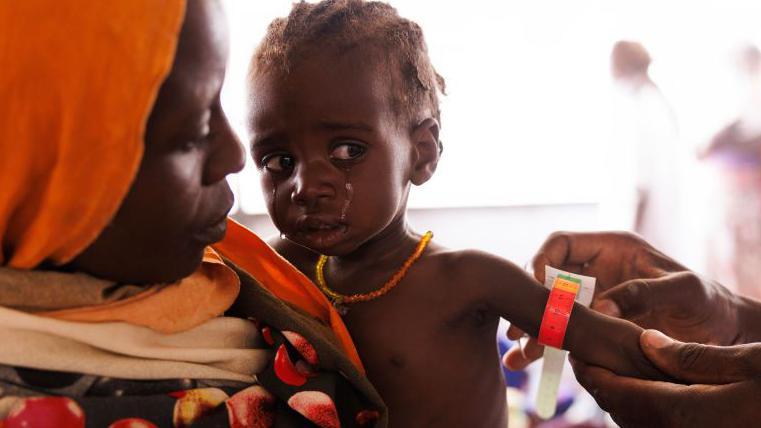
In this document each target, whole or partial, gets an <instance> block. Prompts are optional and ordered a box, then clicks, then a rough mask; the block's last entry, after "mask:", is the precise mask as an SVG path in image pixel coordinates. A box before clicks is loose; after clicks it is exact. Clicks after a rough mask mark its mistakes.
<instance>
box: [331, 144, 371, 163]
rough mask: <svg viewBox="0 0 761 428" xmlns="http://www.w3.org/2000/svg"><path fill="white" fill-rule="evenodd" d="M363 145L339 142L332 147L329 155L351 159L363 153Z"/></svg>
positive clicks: (334, 157)
mask: <svg viewBox="0 0 761 428" xmlns="http://www.w3.org/2000/svg"><path fill="white" fill-rule="evenodd" d="M365 150H366V149H365V147H364V146H362V145H360V144H357V143H341V144H338V145H336V146H335V147H333V151H332V152H330V157H331V158H332V159H337V160H352V159H356V158H358V157H360V156H362V155H363V154H365Z"/></svg>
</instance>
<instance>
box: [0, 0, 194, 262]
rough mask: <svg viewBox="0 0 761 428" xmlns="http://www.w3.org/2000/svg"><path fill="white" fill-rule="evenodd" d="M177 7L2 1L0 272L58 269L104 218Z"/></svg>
mask: <svg viewBox="0 0 761 428" xmlns="http://www.w3.org/2000/svg"><path fill="white" fill-rule="evenodd" d="M184 11H185V2H184V0H108V1H103V0H80V1H76V2H70V1H50V0H22V1H2V2H0V100H1V102H0V243H2V246H1V247H0V265H7V266H11V267H15V268H33V267H35V266H37V265H39V264H40V263H41V262H43V261H46V260H49V261H52V262H55V263H65V262H67V261H69V260H70V259H72V258H73V257H74V256H76V255H77V254H78V253H79V252H81V251H82V250H83V249H84V248H86V247H87V246H88V245H89V244H90V243H92V241H93V240H94V239H95V238H96V237H97V236H98V234H99V233H100V232H101V230H103V228H104V227H105V226H106V225H107V224H108V222H109V221H110V220H111V218H112V217H113V215H114V214H115V213H116V211H117V209H118V208H119V205H120V203H121V201H122V200H123V199H124V197H125V195H126V194H127V191H128V190H129V188H130V185H131V183H132V180H133V179H134V177H135V174H136V172H137V169H138V166H139V165H140V160H141V158H142V153H143V133H144V129H145V122H146V119H147V118H148V115H149V113H150V111H151V108H152V106H153V103H154V101H155V98H156V94H157V92H158V89H159V87H160V85H161V83H162V82H163V80H164V78H165V77H166V75H167V74H168V73H169V71H170V70H171V67H172V62H173V59H174V51H175V48H176V45H177V40H178V37H179V30H180V27H181V24H182V20H183V17H184ZM104 17H107V19H104Z"/></svg>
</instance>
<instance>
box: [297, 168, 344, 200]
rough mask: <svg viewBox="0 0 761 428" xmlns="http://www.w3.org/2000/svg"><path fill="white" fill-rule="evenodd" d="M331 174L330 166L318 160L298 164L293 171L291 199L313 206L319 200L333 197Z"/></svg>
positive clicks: (334, 190) (334, 192)
mask: <svg viewBox="0 0 761 428" xmlns="http://www.w3.org/2000/svg"><path fill="white" fill-rule="evenodd" d="M332 176H333V171H332V167H331V166H330V165H328V164H326V163H325V162H322V161H320V160H314V161H311V162H302V163H300V164H298V165H297V166H296V170H295V171H294V185H293V191H292V193H291V200H292V201H293V202H294V203H295V204H297V205H305V206H314V205H316V204H317V203H319V202H320V201H321V200H326V199H330V198H333V197H335V195H336V188H335V186H334V185H333V183H332V182H331V178H332Z"/></svg>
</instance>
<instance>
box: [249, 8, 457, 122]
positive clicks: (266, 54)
mask: <svg viewBox="0 0 761 428" xmlns="http://www.w3.org/2000/svg"><path fill="white" fill-rule="evenodd" d="M355 47H361V48H362V49H363V52H368V55H376V56H377V55H378V54H382V57H378V58H374V59H375V60H376V61H378V63H379V64H385V63H388V64H389V66H390V67H391V70H392V71H393V72H392V75H395V76H393V78H392V79H391V82H390V86H391V88H390V92H391V93H390V95H391V108H392V110H393V112H394V113H395V114H397V115H398V116H399V117H400V118H404V119H405V120H407V121H409V123H410V124H413V122H414V121H417V120H420V119H421V118H420V117H418V116H419V115H420V114H421V112H425V111H426V110H428V111H429V112H430V113H429V114H431V115H433V116H434V117H435V118H436V119H437V120H440V111H439V98H438V93H439V92H441V93H442V94H444V93H445V92H444V91H445V83H444V79H443V78H442V77H441V76H440V75H439V74H438V73H437V72H436V70H435V69H434V68H433V65H432V64H431V60H430V58H428V48H427V47H426V44H425V40H424V38H423V31H422V30H421V29H420V26H418V25H417V24H416V23H414V22H412V21H410V20H408V19H405V18H402V17H400V16H399V14H398V13H397V11H396V9H394V8H393V7H391V6H389V5H388V4H386V3H382V2H378V1H365V0H324V1H321V2H319V3H306V2H305V1H303V0H302V1H301V2H298V3H294V5H293V8H292V9H291V13H290V14H289V15H288V16H287V17H285V18H277V19H275V20H274V21H272V23H270V25H269V28H268V29H267V34H266V35H265V36H264V40H263V41H262V43H261V44H260V45H259V47H258V48H257V50H256V53H255V54H254V56H253V58H252V60H251V68H250V71H249V77H250V79H252V78H254V77H256V76H257V75H258V74H259V73H262V72H265V71H271V70H277V71H279V72H283V73H288V70H289V69H290V68H292V67H293V66H294V65H295V64H296V63H298V62H299V61H300V60H302V59H304V58H305V57H307V56H308V55H309V54H313V53H314V52H315V51H316V50H319V51H320V52H324V51H326V50H327V49H333V50H334V52H335V53H337V54H341V53H343V52H346V51H348V50H351V49H353V48H355ZM368 47H373V48H376V49H366V48H368Z"/></svg>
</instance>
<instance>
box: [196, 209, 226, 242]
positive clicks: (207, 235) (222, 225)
mask: <svg viewBox="0 0 761 428" xmlns="http://www.w3.org/2000/svg"><path fill="white" fill-rule="evenodd" d="M226 232H227V215H225V216H224V217H222V218H221V219H219V220H217V221H216V222H215V223H213V224H210V225H209V226H206V227H204V228H203V229H201V230H199V231H198V232H196V233H194V234H193V240H195V241H197V242H200V243H202V244H204V245H209V244H213V243H215V242H219V241H221V240H222V239H223V238H224V237H225V233H226Z"/></svg>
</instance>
